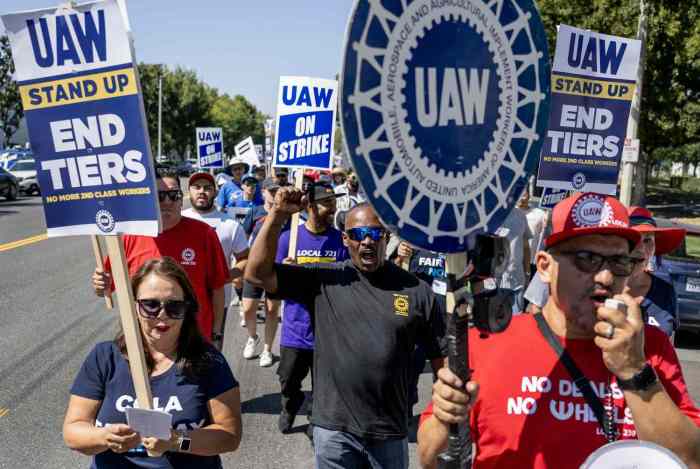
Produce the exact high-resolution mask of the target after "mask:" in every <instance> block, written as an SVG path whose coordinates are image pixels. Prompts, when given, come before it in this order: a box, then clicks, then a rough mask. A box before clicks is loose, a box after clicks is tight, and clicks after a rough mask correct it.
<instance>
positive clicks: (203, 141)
mask: <svg viewBox="0 0 700 469" xmlns="http://www.w3.org/2000/svg"><path fill="white" fill-rule="evenodd" d="M195 133H196V135H197V158H198V160H199V167H200V169H211V168H223V167H224V133H223V131H222V129H221V128H220V127H197V129H196V130H195Z"/></svg>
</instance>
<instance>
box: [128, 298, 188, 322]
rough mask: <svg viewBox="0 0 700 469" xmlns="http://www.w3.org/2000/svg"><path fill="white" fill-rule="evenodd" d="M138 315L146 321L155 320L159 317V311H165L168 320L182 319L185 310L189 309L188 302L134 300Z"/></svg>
mask: <svg viewBox="0 0 700 469" xmlns="http://www.w3.org/2000/svg"><path fill="white" fill-rule="evenodd" d="M136 304H137V305H138V310H139V314H140V315H141V316H143V317H144V318H146V319H156V318H157V317H158V316H160V312H161V310H165V314H166V315H167V316H168V317H169V318H170V319H184V318H185V314H186V313H187V310H188V309H189V308H190V302H189V301H185V300H166V301H160V300H154V299H148V298H144V299H140V300H136Z"/></svg>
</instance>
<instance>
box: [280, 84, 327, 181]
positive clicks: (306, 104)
mask: <svg viewBox="0 0 700 469" xmlns="http://www.w3.org/2000/svg"><path fill="white" fill-rule="evenodd" d="M337 102H338V82H336V81H335V80H325V79H322V78H306V77H280V86H279V91H278V95H277V127H276V132H275V135H276V137H275V151H274V159H273V163H272V165H273V166H277V167H288V168H315V169H330V167H331V165H332V164H333V162H332V157H333V138H334V136H335V109H336V104H337Z"/></svg>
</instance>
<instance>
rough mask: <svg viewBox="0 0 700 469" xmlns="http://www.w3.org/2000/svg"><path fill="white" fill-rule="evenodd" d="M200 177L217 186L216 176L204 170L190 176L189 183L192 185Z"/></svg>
mask: <svg viewBox="0 0 700 469" xmlns="http://www.w3.org/2000/svg"><path fill="white" fill-rule="evenodd" d="M198 179H206V180H207V181H209V182H211V183H212V185H213V186H214V187H216V182H214V176H212V175H211V174H209V173H205V172H203V171H200V172H198V173H194V174H193V175H192V176H190V179H189V182H188V184H189V185H190V186H191V185H192V184H193V183H194V182H195V181H196V180H198Z"/></svg>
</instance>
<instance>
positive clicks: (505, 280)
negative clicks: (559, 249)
mask: <svg viewBox="0 0 700 469" xmlns="http://www.w3.org/2000/svg"><path fill="white" fill-rule="evenodd" d="M496 234H497V235H498V236H503V237H504V238H506V239H507V240H508V243H509V244H510V257H509V259H508V265H507V266H506V269H505V271H504V272H503V275H502V276H501V283H500V286H501V288H508V289H511V290H519V289H523V288H525V282H526V281H525V270H524V267H523V254H524V250H523V248H524V243H526V242H529V240H530V238H532V234H531V233H530V228H529V226H528V224H527V218H526V217H525V214H524V213H523V211H522V210H520V209H519V208H514V209H513V210H511V212H510V214H509V215H508V217H507V218H506V219H505V221H504V222H503V224H502V225H501V227H500V228H499V229H498V230H497V231H496Z"/></svg>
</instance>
